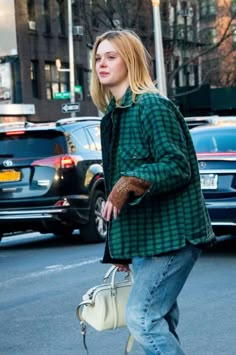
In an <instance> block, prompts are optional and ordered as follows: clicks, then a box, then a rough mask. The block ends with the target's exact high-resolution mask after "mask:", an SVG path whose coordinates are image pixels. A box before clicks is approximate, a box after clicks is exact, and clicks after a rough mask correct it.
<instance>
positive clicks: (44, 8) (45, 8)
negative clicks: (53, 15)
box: [41, 0, 51, 33]
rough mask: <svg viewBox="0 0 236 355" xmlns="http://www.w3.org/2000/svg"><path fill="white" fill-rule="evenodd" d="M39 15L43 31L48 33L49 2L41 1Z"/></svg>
mask: <svg viewBox="0 0 236 355" xmlns="http://www.w3.org/2000/svg"><path fill="white" fill-rule="evenodd" d="M41 15H42V19H43V21H42V23H43V31H44V32H46V33H49V32H50V31H51V24H50V15H49V1H48V0H41Z"/></svg>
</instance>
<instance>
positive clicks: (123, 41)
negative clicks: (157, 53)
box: [90, 30, 159, 112]
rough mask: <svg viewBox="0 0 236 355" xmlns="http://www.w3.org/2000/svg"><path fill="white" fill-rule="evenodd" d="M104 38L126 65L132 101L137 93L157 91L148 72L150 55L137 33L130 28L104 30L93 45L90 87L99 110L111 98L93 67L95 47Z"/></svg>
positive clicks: (104, 107)
mask: <svg viewBox="0 0 236 355" xmlns="http://www.w3.org/2000/svg"><path fill="white" fill-rule="evenodd" d="M104 40H108V41H109V42H111V43H112V45H113V46H114V47H115V48H116V50H117V51H118V53H119V54H120V55H121V57H122V59H123V60H124V62H125V64H126V66H127V69H128V80H129V85H130V88H131V90H132V92H133V101H135V96H136V95H137V94H142V93H145V92H159V91H158V89H157V88H156V86H155V84H154V82H153V81H152V78H151V75H150V72H149V67H150V65H149V64H150V59H151V57H150V55H149V53H148V51H147V50H146V49H145V47H144V45H143V44H142V41H141V39H140V38H139V37H138V35H137V34H136V33H135V32H133V31H131V30H117V31H108V32H105V33H104V34H102V35H101V36H99V37H97V39H96V42H95V44H94V47H93V53H92V78H91V87H90V93H91V96H92V99H93V102H94V104H95V105H96V107H97V108H98V109H99V110H100V111H101V112H104V111H105V110H106V108H107V105H108V103H109V102H110V100H111V98H112V94H111V92H110V91H109V89H108V88H107V87H105V86H104V85H102V84H101V83H100V81H99V78H98V76H97V73H96V69H95V66H96V52H97V48H98V46H99V44H100V43H101V42H102V41H104Z"/></svg>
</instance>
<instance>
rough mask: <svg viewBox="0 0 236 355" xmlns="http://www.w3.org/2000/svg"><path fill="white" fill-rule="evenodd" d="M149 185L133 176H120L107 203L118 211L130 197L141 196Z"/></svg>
mask: <svg viewBox="0 0 236 355" xmlns="http://www.w3.org/2000/svg"><path fill="white" fill-rule="evenodd" d="M150 185H151V183H150V182H148V181H145V180H142V179H138V178H136V177H134V176H122V177H121V178H120V179H119V180H118V181H117V183H116V184H115V186H114V187H113V189H112V191H111V193H110V195H109V196H108V201H110V202H111V203H112V204H113V206H115V207H116V208H118V209H119V210H120V209H121V208H122V207H123V205H124V204H125V202H127V201H128V199H129V198H130V197H131V196H132V195H134V196H135V197H138V196H141V195H143V194H144V192H145V191H146V190H147V189H148V187H149V186H150Z"/></svg>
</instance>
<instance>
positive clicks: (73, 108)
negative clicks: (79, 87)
mask: <svg viewBox="0 0 236 355" xmlns="http://www.w3.org/2000/svg"><path fill="white" fill-rule="evenodd" d="M61 111H62V112H63V113H68V112H79V111H80V103H79V102H76V103H69V104H62V105H61Z"/></svg>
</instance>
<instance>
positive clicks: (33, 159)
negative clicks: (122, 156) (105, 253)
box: [0, 117, 107, 243]
mask: <svg viewBox="0 0 236 355" xmlns="http://www.w3.org/2000/svg"><path fill="white" fill-rule="evenodd" d="M104 203H105V195H104V177H103V169H102V160H101V144H100V118H99V117H72V118H68V119H60V120H58V121H56V122H53V123H47V124H46V123H30V122H25V123H19V124H17V123H15V124H12V125H8V124H0V239H1V237H2V236H3V235H4V236H5V233H6V234H7V235H8V234H9V233H12V232H16V231H26V230H31V231H38V232H40V233H54V234H55V235H58V236H65V237H72V235H73V231H74V230H75V229H79V230H80V236H81V237H82V238H83V239H84V240H85V241H86V242H91V243H92V242H102V241H104V240H105V238H106V234H107V228H106V223H105V222H104V220H103V219H102V217H101V211H102V208H103V207H104Z"/></svg>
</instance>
